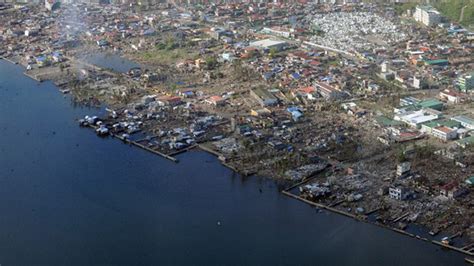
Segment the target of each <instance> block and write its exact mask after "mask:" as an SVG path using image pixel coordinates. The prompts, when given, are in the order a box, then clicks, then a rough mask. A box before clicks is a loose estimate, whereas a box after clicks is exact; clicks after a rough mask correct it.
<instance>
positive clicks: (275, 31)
mask: <svg viewBox="0 0 474 266" xmlns="http://www.w3.org/2000/svg"><path fill="white" fill-rule="evenodd" d="M262 33H265V34H269V35H273V36H278V37H283V38H290V37H291V32H290V30H288V29H284V28H279V27H272V28H268V27H264V28H263V29H262Z"/></svg>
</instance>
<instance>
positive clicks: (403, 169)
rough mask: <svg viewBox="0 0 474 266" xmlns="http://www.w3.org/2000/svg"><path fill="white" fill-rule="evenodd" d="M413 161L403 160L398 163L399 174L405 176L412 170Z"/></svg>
mask: <svg viewBox="0 0 474 266" xmlns="http://www.w3.org/2000/svg"><path fill="white" fill-rule="evenodd" d="M410 169H411V163H410V162H403V163H400V164H398V165H397V176H403V175H404V174H406V173H408V172H410Z"/></svg>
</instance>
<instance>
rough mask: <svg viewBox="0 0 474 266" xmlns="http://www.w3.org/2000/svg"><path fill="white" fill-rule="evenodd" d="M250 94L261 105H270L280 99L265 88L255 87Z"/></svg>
mask: <svg viewBox="0 0 474 266" xmlns="http://www.w3.org/2000/svg"><path fill="white" fill-rule="evenodd" d="M250 95H251V96H252V97H254V98H255V100H257V101H258V103H260V105H261V106H270V105H275V104H277V103H278V99H277V98H276V97H275V96H274V95H273V94H271V93H270V92H269V91H268V90H265V89H261V88H258V89H253V90H251V91H250Z"/></svg>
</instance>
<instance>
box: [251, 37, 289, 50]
mask: <svg viewBox="0 0 474 266" xmlns="http://www.w3.org/2000/svg"><path fill="white" fill-rule="evenodd" d="M249 46H251V47H255V48H258V49H262V50H267V49H268V50H270V49H276V50H278V51H281V50H283V49H285V48H286V47H287V46H288V43H287V42H285V41H280V40H271V39H265V40H260V41H255V42H251V43H250V44H249Z"/></svg>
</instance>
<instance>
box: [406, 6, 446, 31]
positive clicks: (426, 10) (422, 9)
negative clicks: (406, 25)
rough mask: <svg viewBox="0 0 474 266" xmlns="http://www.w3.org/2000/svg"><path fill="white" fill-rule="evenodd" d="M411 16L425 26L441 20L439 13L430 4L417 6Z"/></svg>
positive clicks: (435, 23)
mask: <svg viewBox="0 0 474 266" xmlns="http://www.w3.org/2000/svg"><path fill="white" fill-rule="evenodd" d="M413 17H414V18H415V20H416V21H418V22H421V23H423V24H425V25H426V26H435V25H438V24H439V22H440V20H441V15H440V13H439V12H438V11H437V10H436V9H434V8H433V7H432V6H417V7H416V10H415V13H414V14H413Z"/></svg>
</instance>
